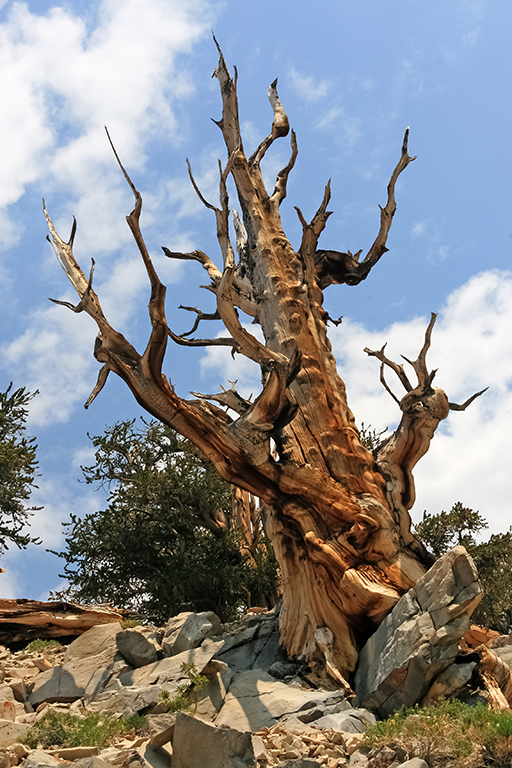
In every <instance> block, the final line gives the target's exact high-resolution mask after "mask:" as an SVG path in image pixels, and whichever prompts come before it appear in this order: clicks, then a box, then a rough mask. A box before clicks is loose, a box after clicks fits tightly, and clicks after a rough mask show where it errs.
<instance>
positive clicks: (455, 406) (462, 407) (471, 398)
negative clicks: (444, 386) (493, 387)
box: [448, 387, 489, 411]
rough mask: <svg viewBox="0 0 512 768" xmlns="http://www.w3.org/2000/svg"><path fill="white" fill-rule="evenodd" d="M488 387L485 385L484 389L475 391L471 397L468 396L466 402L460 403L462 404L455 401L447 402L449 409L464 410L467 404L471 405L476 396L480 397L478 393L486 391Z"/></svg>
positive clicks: (481, 393)
mask: <svg viewBox="0 0 512 768" xmlns="http://www.w3.org/2000/svg"><path fill="white" fill-rule="evenodd" d="M488 389H489V387H486V388H485V389H481V390H480V392H476V393H475V394H474V395H471V397H468V399H467V400H466V402H464V403H462V405H457V403H448V405H449V406H450V411H465V410H466V408H467V407H468V405H471V403H472V402H473V400H476V398H477V397H480V395H483V394H484V392H487V390H488Z"/></svg>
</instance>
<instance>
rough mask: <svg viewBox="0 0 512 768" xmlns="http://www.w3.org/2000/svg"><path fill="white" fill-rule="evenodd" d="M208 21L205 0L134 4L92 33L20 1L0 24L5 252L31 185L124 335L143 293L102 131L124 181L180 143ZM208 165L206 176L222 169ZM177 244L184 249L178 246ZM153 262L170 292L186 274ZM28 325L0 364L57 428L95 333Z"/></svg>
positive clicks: (42, 322) (38, 416)
mask: <svg viewBox="0 0 512 768" xmlns="http://www.w3.org/2000/svg"><path fill="white" fill-rule="evenodd" d="M211 17H212V14H211V11H210V6H209V4H208V2H207V1H206V0H180V1H179V2H178V0H147V1H146V2H145V3H144V7H143V8H142V6H141V4H140V3H139V2H138V1H137V0H123V1H122V2H121V1H120V0H101V2H100V3H99V10H98V16H97V19H98V20H97V21H96V22H95V26H94V28H92V29H89V28H88V27H87V25H86V23H85V21H84V20H83V19H82V18H80V17H78V16H76V15H74V13H73V12H72V11H71V10H68V9H67V8H65V7H59V6H56V7H53V8H51V9H50V10H49V11H47V12H46V13H43V14H38V13H35V12H32V11H31V10H29V8H28V6H27V5H26V4H24V3H20V2H18V3H13V5H12V7H11V8H10V9H9V12H8V14H7V17H6V21H4V22H3V23H1V24H0V98H1V99H2V102H3V104H7V105H8V106H9V108H8V109H4V110H3V111H2V113H1V115H0V134H1V135H2V141H3V143H4V146H6V147H8V148H9V151H8V153H7V154H6V162H4V164H3V166H2V185H1V187H0V209H1V208H2V206H3V210H0V215H1V216H2V222H3V226H2V235H1V237H2V238H3V240H4V241H6V244H12V243H14V242H15V241H16V239H17V238H18V237H19V235H18V234H17V233H16V228H15V226H14V225H13V224H12V222H11V220H10V219H9V212H10V209H9V208H8V206H9V205H11V206H12V204H13V203H15V202H16V201H17V200H19V199H20V198H21V197H22V196H23V194H24V192H25V190H26V188H27V185H29V184H35V183H36V182H37V183H38V184H39V185H40V186H41V187H42V188H44V190H45V195H46V197H47V205H48V209H49V212H50V215H51V216H52V218H53V220H54V223H55V225H56V227H57V230H58V231H59V233H60V234H61V236H62V237H63V238H64V239H67V238H68V234H69V231H70V227H71V222H72V215H76V218H77V221H78V232H77V237H76V240H75V249H74V250H75V256H76V258H77V261H78V263H79V264H80V265H81V266H82V268H83V269H84V271H85V272H86V273H87V272H88V271H89V267H90V259H91V258H92V257H94V258H96V261H97V264H96V272H95V288H96V289H97V291H98V294H99V296H100V299H101V301H102V304H103V306H104V310H105V313H106V315H107V317H108V318H109V320H110V321H111V322H112V324H113V325H114V326H116V327H118V328H119V330H122V325H123V324H124V323H126V322H129V321H130V318H131V317H132V316H133V314H134V312H133V308H134V304H135V302H136V301H137V300H138V299H139V298H140V296H141V295H142V292H143V291H146V292H147V290H148V282H147V277H146V275H145V274H144V269H143V266H142V263H141V260H140V256H139V254H138V252H137V248H136V246H135V243H134V241H133V238H132V235H131V233H130V230H129V228H128V227H127V225H126V221H125V216H126V214H127V213H129V211H130V210H131V207H132V205H133V196H132V193H131V191H130V189H129V188H128V186H127V185H126V182H125V180H124V178H123V176H122V174H121V172H120V169H119V167H118V165H117V162H116V160H115V158H114V156H113V154H112V150H111V148H110V146H109V144H108V141H107V138H106V135H105V131H104V127H103V126H104V125H105V124H107V125H108V127H109V130H110V134H111V136H112V138H113V140H114V142H115V145H116V148H117V150H118V151H119V154H120V156H121V158H122V160H123V162H124V163H125V164H126V166H127V167H129V168H130V169H131V171H132V169H135V170H137V169H139V170H141V171H142V168H143V165H144V162H145V152H146V147H147V144H148V143H149V142H150V141H152V140H153V139H154V138H155V136H156V135H157V134H158V135H159V136H160V137H164V136H165V138H166V140H168V141H170V142H173V141H174V142H179V141H180V140H181V133H180V130H178V126H177V125H176V119H175V117H174V109H175V105H176V104H177V100H179V99H182V98H184V97H186V96H187V95H189V94H190V93H191V91H192V89H193V83H192V82H191V80H190V77H189V76H188V74H187V72H186V71H185V70H184V69H183V68H181V66H180V65H179V62H178V60H177V57H178V55H179V54H181V53H183V52H188V51H190V49H191V46H192V45H193V44H194V43H196V42H197V41H198V40H199V39H200V37H201V36H202V35H203V34H204V33H206V32H207V31H209V29H210V22H211ZM212 167H213V169H214V170H213V172H212V178H213V173H214V171H215V168H216V164H215V163H213V164H212ZM201 180H202V179H201ZM135 181H136V179H135ZM217 184H218V182H217ZM187 189H189V190H190V185H188V184H187ZM189 194H190V192H189ZM191 194H192V195H193V194H194V193H193V191H192V192H191ZM217 194H218V193H217ZM168 205H169V191H168V190H167V193H166V194H154V195H151V194H148V195H147V198H146V199H145V204H144V212H143V219H142V225H143V226H146V227H147V226H148V225H150V224H152V223H154V222H159V221H160V220H161V219H162V216H161V211H162V209H164V208H168ZM197 205H198V207H199V206H200V205H201V204H200V203H197ZM174 226H175V225H174ZM180 240H181V241H182V242H184V241H185V240H186V237H185V236H184V235H183V234H181V237H180ZM121 247H122V248H123V249H124V251H125V253H124V254H123V255H121V256H120V255H119V252H118V249H119V248H121ZM47 254H48V255H47V263H49V261H50V260H54V256H53V254H52V251H51V249H50V247H49V246H48V249H47ZM98 254H101V258H98ZM155 260H156V262H157V264H159V265H160V266H161V267H162V268H163V270H164V275H165V280H166V282H167V283H168V282H172V281H173V280H175V279H176V277H177V276H178V275H179V274H180V270H181V266H180V265H179V264H174V263H173V262H170V261H169V260H168V259H164V258H163V256H161V255H160V254H157V255H156V259H155ZM45 268H46V265H44V266H43V272H44V269H45ZM5 277H8V275H6V276H5ZM56 285H57V286H60V289H59V287H57V289H56V293H57V295H55V294H54V297H55V298H59V299H65V300H67V301H71V302H72V303H76V302H77V297H76V295H74V294H73V292H72V290H71V289H69V288H68V289H67V290H66V282H65V281H62V282H59V283H57V284H56ZM59 290H64V291H66V292H65V294H64V295H62V294H60V295H59ZM25 320H26V328H27V330H25V331H24V332H21V333H20V334H19V336H18V337H17V338H15V339H14V340H13V341H12V342H11V343H10V344H9V345H7V346H6V347H4V349H3V350H2V353H3V359H4V365H6V366H7V367H10V368H11V369H13V368H15V369H16V371H17V372H18V373H19V375H20V376H23V380H24V383H25V384H26V386H27V387H28V388H29V389H30V390H32V391H33V390H35V389H39V391H40V395H39V397H38V398H36V400H35V401H34V403H33V406H32V408H31V413H30V418H31V422H32V423H34V424H36V425H44V424H49V423H51V422H52V421H54V420H55V421H61V422H62V421H65V420H67V418H68V417H69V415H70V413H71V411H72V409H73V408H74V407H75V406H76V405H77V404H78V403H83V402H84V399H85V398H86V397H87V396H88V394H89V391H88V390H89V388H90V382H91V381H95V379H96V372H97V364H96V363H95V361H94V359H93V357H92V344H93V339H94V336H95V334H96V328H95V326H94V324H93V323H92V321H90V320H89V321H84V319H83V317H82V316H80V317H77V316H75V315H72V313H70V312H69V311H67V310H64V309H62V307H49V308H45V309H37V310H36V311H35V312H32V313H30V314H27V316H26V317H25ZM56 371H58V375H59V387H58V388H56V387H55V375H56ZM84 382H88V383H84Z"/></svg>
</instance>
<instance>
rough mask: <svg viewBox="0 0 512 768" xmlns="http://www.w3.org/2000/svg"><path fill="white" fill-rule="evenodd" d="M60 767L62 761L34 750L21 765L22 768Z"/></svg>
mask: <svg viewBox="0 0 512 768" xmlns="http://www.w3.org/2000/svg"><path fill="white" fill-rule="evenodd" d="M55 765H62V760H59V758H58V757H53V755H49V754H48V752H44V751H43V750H42V749H34V750H33V751H32V752H31V753H30V755H29V756H28V757H27V759H26V760H25V762H24V763H23V768H46V766H51V768H53V766H55Z"/></svg>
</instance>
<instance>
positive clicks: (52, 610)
mask: <svg viewBox="0 0 512 768" xmlns="http://www.w3.org/2000/svg"><path fill="white" fill-rule="evenodd" d="M127 616H128V612H127V611H125V610H123V609H118V608H113V607H112V606H110V605H78V604H76V603H68V602H65V601H56V602H47V603H44V602H40V601H39V600H27V599H18V600H8V599H5V598H0V644H2V645H7V646H11V645H13V644H16V645H18V644H26V643H29V642H30V641H31V640H35V639H38V638H41V639H51V638H59V637H60V638H62V637H70V638H72V637H77V636H78V635H81V634H82V633H83V632H86V631H87V630H88V629H90V628H91V627H94V626H95V625H96V624H109V623H112V622H116V621H122V620H123V619H124V618H126V617H127Z"/></svg>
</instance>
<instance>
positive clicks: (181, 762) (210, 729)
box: [172, 712, 256, 768]
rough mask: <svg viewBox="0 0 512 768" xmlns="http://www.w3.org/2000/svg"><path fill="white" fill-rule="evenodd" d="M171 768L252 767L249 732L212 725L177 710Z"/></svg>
mask: <svg viewBox="0 0 512 768" xmlns="http://www.w3.org/2000/svg"><path fill="white" fill-rule="evenodd" d="M172 768H256V760H255V757H254V750H253V748H252V739H251V734H250V733H248V732H245V733H241V732H240V731H238V730H235V729H234V728H229V727H227V726H224V727H221V728H216V727H215V726H213V725H208V724H207V723H204V722H203V721H202V720H196V719H195V718H193V717H190V716H189V715H185V714H184V713H183V712H179V713H178V716H177V718H176V725H175V728H174V737H173V740H172Z"/></svg>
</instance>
